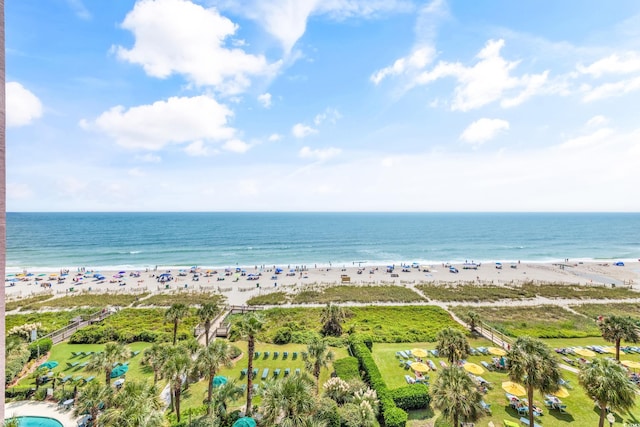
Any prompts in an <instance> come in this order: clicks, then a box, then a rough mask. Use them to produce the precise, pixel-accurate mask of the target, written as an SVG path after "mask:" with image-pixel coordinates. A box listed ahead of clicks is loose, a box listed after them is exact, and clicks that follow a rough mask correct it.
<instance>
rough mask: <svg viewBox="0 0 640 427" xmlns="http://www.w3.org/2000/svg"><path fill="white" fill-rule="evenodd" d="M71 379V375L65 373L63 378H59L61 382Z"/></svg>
mask: <svg viewBox="0 0 640 427" xmlns="http://www.w3.org/2000/svg"><path fill="white" fill-rule="evenodd" d="M70 379H71V375H67V376H66V377H64V378H63V379H61V380H60V382H61V383H66V382H67V381H69V380H70Z"/></svg>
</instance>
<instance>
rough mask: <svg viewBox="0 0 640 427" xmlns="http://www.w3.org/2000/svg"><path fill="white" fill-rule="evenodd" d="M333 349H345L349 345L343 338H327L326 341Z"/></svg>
mask: <svg viewBox="0 0 640 427" xmlns="http://www.w3.org/2000/svg"><path fill="white" fill-rule="evenodd" d="M324 340H325V341H326V342H327V344H328V345H329V346H331V347H344V346H346V345H347V341H346V339H345V338H342V337H326V338H325V339H324Z"/></svg>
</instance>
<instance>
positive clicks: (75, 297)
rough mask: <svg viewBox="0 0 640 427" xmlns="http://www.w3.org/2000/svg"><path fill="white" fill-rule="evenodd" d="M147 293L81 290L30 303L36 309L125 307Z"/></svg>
mask: <svg viewBox="0 0 640 427" xmlns="http://www.w3.org/2000/svg"><path fill="white" fill-rule="evenodd" d="M146 295H149V294H128V293H122V294H114V293H104V294H94V293H89V292H82V293H79V294H71V295H65V296H63V297H60V298H54V299H51V300H48V301H44V302H40V303H37V304H32V305H31V309H33V310H37V309H40V308H73V307H95V308H99V307H105V306H107V305H111V306H118V307H127V306H129V305H131V304H132V303H133V302H135V301H137V300H138V299H139V298H143V297H145V296H146Z"/></svg>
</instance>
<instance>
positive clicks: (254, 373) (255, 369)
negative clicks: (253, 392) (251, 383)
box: [252, 368, 258, 378]
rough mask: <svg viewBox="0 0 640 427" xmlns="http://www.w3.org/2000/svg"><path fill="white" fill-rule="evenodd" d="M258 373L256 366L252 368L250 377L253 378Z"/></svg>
mask: <svg viewBox="0 0 640 427" xmlns="http://www.w3.org/2000/svg"><path fill="white" fill-rule="evenodd" d="M257 375H258V368H253V373H252V378H255V377H256V376H257Z"/></svg>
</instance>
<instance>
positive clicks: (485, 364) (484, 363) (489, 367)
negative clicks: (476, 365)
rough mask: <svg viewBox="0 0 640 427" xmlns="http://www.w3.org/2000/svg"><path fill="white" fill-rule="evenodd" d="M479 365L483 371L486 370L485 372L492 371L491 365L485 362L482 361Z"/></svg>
mask: <svg viewBox="0 0 640 427" xmlns="http://www.w3.org/2000/svg"><path fill="white" fill-rule="evenodd" d="M480 364H481V365H482V366H483V367H484V369H486V370H487V371H493V365H492V364H490V363H488V362H485V361H484V360H483V361H482V362H480Z"/></svg>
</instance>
